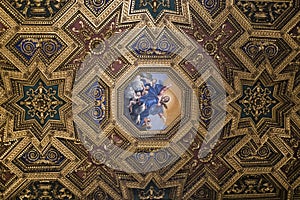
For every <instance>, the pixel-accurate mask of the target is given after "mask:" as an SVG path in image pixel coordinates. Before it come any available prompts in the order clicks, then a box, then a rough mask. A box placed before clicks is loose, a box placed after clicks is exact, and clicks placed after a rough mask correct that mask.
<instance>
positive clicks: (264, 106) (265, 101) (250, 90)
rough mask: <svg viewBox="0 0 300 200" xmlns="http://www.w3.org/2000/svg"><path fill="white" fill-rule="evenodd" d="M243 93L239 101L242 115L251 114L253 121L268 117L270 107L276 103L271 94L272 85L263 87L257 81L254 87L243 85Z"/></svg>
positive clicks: (270, 113) (270, 112)
mask: <svg viewBox="0 0 300 200" xmlns="http://www.w3.org/2000/svg"><path fill="white" fill-rule="evenodd" d="M243 89H244V95H243V97H242V99H241V100H240V101H239V102H240V103H241V104H242V107H243V112H242V117H247V116H251V117H252V118H253V119H254V120H255V121H258V120H259V119H261V118H262V117H270V115H272V111H271V109H272V108H273V107H274V105H275V104H276V103H277V101H276V100H275V99H274V97H273V96H272V92H273V90H274V87H264V86H262V84H261V83H257V84H256V86H254V87H249V86H244V87H243Z"/></svg>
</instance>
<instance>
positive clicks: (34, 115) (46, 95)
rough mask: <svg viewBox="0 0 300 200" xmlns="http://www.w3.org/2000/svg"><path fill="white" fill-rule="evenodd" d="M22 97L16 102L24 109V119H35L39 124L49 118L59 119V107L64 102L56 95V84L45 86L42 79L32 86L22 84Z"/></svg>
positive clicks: (42, 123)
mask: <svg viewBox="0 0 300 200" xmlns="http://www.w3.org/2000/svg"><path fill="white" fill-rule="evenodd" d="M23 90H24V97H23V98H22V99H21V100H20V101H19V102H18V104H19V105H20V106H21V107H22V108H23V109H24V110H25V111H26V115H25V119H26V120H30V119H36V120H37V121H38V122H39V123H40V124H41V125H44V124H45V123H47V121H48V120H49V119H56V120H59V119H60V117H59V108H60V107H61V106H62V105H63V104H64V102H63V100H61V99H60V98H59V96H58V85H53V86H51V87H49V86H46V84H45V83H43V81H42V80H39V82H38V83H37V84H36V85H35V86H33V87H30V86H23Z"/></svg>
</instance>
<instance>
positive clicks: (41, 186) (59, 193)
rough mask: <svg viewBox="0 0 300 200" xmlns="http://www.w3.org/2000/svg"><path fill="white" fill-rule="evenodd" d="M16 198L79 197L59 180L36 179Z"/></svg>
mask: <svg viewBox="0 0 300 200" xmlns="http://www.w3.org/2000/svg"><path fill="white" fill-rule="evenodd" d="M16 199H65V200H67V199H78V198H77V197H75V195H74V194H72V193H71V191H70V190H69V189H67V188H66V187H65V186H63V185H62V184H61V183H59V182H58V181H34V182H32V183H31V184H29V185H28V186H27V187H26V188H25V189H24V190H23V191H21V192H20V193H18V194H17V195H16Z"/></svg>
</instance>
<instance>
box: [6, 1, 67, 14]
mask: <svg viewBox="0 0 300 200" xmlns="http://www.w3.org/2000/svg"><path fill="white" fill-rule="evenodd" d="M68 1H69V0H46V1H44V0H9V2H10V4H11V5H12V6H14V7H15V8H16V9H17V10H18V11H19V12H20V13H21V14H22V15H23V16H24V17H29V18H31V17H33V18H38V17H42V18H49V17H53V16H54V15H55V14H56V13H57V12H58V11H59V10H60V9H61V8H62V7H63V6H64V5H65V4H67V3H68Z"/></svg>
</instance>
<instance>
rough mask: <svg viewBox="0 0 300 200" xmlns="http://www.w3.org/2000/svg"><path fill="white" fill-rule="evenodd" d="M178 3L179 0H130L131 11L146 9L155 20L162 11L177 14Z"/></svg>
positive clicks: (138, 11) (137, 11)
mask: <svg viewBox="0 0 300 200" xmlns="http://www.w3.org/2000/svg"><path fill="white" fill-rule="evenodd" d="M179 5H180V1H179V0H134V1H132V7H131V12H133V13H140V12H142V11H147V13H149V14H150V16H151V17H152V18H153V19H154V21H157V20H158V19H159V18H160V17H161V15H162V14H163V13H164V12H169V13H176V14H178V13H179V8H180V6H179Z"/></svg>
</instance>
